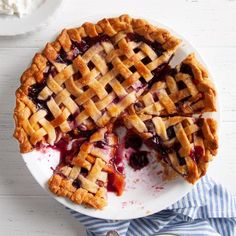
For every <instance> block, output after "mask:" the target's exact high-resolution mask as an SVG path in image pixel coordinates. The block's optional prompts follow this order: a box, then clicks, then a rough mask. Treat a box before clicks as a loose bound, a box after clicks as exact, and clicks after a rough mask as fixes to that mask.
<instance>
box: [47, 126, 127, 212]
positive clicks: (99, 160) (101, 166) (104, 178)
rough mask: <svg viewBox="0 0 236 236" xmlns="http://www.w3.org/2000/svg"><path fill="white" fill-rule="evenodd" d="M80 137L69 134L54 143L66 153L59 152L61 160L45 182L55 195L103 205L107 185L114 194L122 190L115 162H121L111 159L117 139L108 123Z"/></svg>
mask: <svg viewBox="0 0 236 236" xmlns="http://www.w3.org/2000/svg"><path fill="white" fill-rule="evenodd" d="M84 137H85V136H84V135H83V136H81V135H78V136H77V137H76V138H73V139H72V138H71V136H70V137H68V139H66V138H63V139H62V140H63V141H59V142H58V143H56V148H58V149H59V150H61V149H64V150H66V152H65V151H64V152H63V154H62V152H61V162H60V164H59V165H58V167H57V168H56V170H55V171H54V174H53V176H52V177H51V178H50V180H49V182H48V185H49V189H50V190H51V191H52V192H53V193H55V194H57V195H58V196H63V197H68V198H69V199H71V200H72V201H73V202H75V203H77V204H86V205H89V206H92V207H94V208H97V209H102V208H103V207H104V206H106V205H107V188H108V187H109V190H112V191H114V192H116V193H117V195H121V194H122V192H123V190H124V185H125V184H124V176H123V175H122V173H119V172H118V171H117V169H118V168H117V165H120V164H122V163H117V161H115V159H116V149H117V144H118V139H117V137H116V135H115V134H114V133H112V129H111V126H109V127H106V128H101V129H99V130H98V131H94V132H91V135H90V136H89V137H88V138H84ZM81 139H82V140H81ZM62 143H64V147H63V148H62V147H61V145H62ZM65 143H66V145H65ZM65 146H66V147H65ZM111 180H112V182H111ZM109 181H110V182H109ZM108 185H109V186H108Z"/></svg>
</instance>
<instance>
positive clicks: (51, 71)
mask: <svg viewBox="0 0 236 236" xmlns="http://www.w3.org/2000/svg"><path fill="white" fill-rule="evenodd" d="M56 74H57V69H56V68H55V66H54V65H52V63H50V62H49V61H48V62H47V66H46V69H45V71H44V73H43V77H44V78H45V79H46V78H48V76H49V75H52V77H54V76H56Z"/></svg>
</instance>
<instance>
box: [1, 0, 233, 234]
mask: <svg viewBox="0 0 236 236" xmlns="http://www.w3.org/2000/svg"><path fill="white" fill-rule="evenodd" d="M104 11H105V12H106V14H104V16H105V15H107V16H109V14H112V13H117V15H118V14H121V13H129V14H131V15H132V14H134V15H138V16H139V15H140V16H144V17H149V18H153V19H156V20H157V21H160V22H162V23H164V24H166V25H168V26H169V27H172V28H173V29H175V31H177V32H178V33H180V34H182V35H183V36H184V37H185V38H187V39H188V40H189V41H190V42H192V44H193V45H194V46H195V47H196V48H197V49H198V50H199V52H200V54H201V55H202V57H203V58H204V59H205V61H206V62H207V64H208V66H209V68H210V69H211V72H212V74H213V76H214V79H215V83H216V85H217V87H218V92H219V98H220V102H221V108H222V112H221V118H222V119H221V133H222V135H221V150H220V153H219V155H218V158H217V159H218V160H217V164H216V167H215V168H214V170H213V171H211V172H210V174H211V175H213V176H214V178H215V179H216V180H218V181H220V182H222V183H223V184H224V185H225V186H226V187H228V188H229V189H230V190H231V191H232V192H233V193H234V194H235V195H236V184H235V180H236V171H235V170H236V156H235V153H236V66H235V65H236V24H235V23H236V1H233V0H228V1H226V0H218V1H217V0H211V1H206V0H201V1H200V0H179V1H173V0H165V1H162V0H152V1H151V0H145V1H137V0H127V1H114V0H113V1H112V0H106V1H105V0H99V1H91V0H67V1H65V2H64V4H63V5H62V7H61V9H60V10H59V12H58V13H57V14H56V15H55V17H54V19H53V20H52V22H51V23H50V24H49V25H48V26H47V27H44V28H43V29H41V30H40V31H37V32H34V33H31V34H28V35H25V36H20V37H11V38H8V37H7V38H4V37H0V86H1V87H3V88H4V89H1V93H0V150H1V151H0V161H1V162H0V235H9V236H11V235H21V236H24V235H57V236H59V235H80V236H84V235H85V231H84V229H83V227H82V226H81V225H80V224H79V223H78V222H77V221H76V220H75V219H73V217H72V216H70V215H69V214H68V213H67V212H66V211H65V210H64V208H63V206H61V205H60V204H59V203H57V202H56V201H55V200H53V199H52V198H50V197H49V196H48V195H47V194H46V193H45V192H44V190H43V189H41V187H39V185H38V184H37V183H36V182H35V180H34V179H33V178H32V176H31V175H30V173H29V172H28V170H27V168H26V166H25V165H24V163H23V161H22V159H21V156H20V154H19V152H18V145H17V143H16V141H15V140H14V139H13V138H12V132H13V120H12V109H13V107H14V103H15V98H14V92H15V90H16V88H17V87H18V85H19V77H20V75H21V73H22V72H23V70H24V69H25V68H26V67H27V66H28V65H29V63H30V60H31V58H32V57H33V55H34V54H35V52H37V51H38V50H39V49H40V48H42V47H43V46H44V45H45V43H46V42H47V41H49V40H50V39H51V38H52V37H54V36H55V35H56V34H57V33H58V32H59V31H60V30H61V29H62V28H63V27H65V26H67V25H71V26H72V25H74V26H76V25H80V24H81V23H83V22H82V21H81V18H84V19H86V17H88V16H91V15H94V14H100V13H103V12H104Z"/></svg>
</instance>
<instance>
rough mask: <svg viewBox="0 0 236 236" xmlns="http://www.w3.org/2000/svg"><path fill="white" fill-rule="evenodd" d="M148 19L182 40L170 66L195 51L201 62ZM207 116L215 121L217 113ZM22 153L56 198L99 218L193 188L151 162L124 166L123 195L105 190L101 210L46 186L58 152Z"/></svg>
mask: <svg viewBox="0 0 236 236" xmlns="http://www.w3.org/2000/svg"><path fill="white" fill-rule="evenodd" d="M100 18H102V17H99V18H98V17H96V18H95V17H92V18H87V19H86V21H88V20H90V21H93V22H96V21H97V20H98V19H100ZM149 22H151V23H152V24H154V25H157V26H160V27H164V28H166V29H168V30H169V31H170V32H171V33H172V34H174V35H176V36H177V37H179V38H181V39H182V40H183V42H182V46H181V47H180V48H179V49H178V50H177V52H176V54H175V56H174V58H173V59H172V62H171V64H172V65H173V66H175V65H176V64H177V63H179V62H180V61H182V60H183V59H184V58H185V57H186V56H187V55H188V54H189V53H191V52H195V54H196V56H197V58H198V59H199V61H200V62H201V63H202V64H203V65H205V63H204V62H203V60H202V59H201V57H200V56H199V54H198V53H197V51H196V50H195V49H194V48H193V47H192V46H191V45H190V43H189V42H188V41H186V40H185V39H183V37H181V36H180V35H178V34H176V33H175V32H174V31H173V30H172V29H170V28H168V27H166V26H164V25H162V24H160V23H158V22H156V21H153V20H149ZM81 23H83V22H81ZM75 26H77V25H74V27H75ZM70 27H71V25H70ZM205 66H206V65H205ZM218 110H219V109H218ZM210 115H211V116H213V117H214V118H215V119H216V120H217V121H219V112H217V113H214V114H213V115H212V114H210ZM22 156H23V159H24V161H25V163H26V165H27V167H28V168H29V170H30V172H31V173H32V175H33V176H34V178H35V179H36V180H37V182H38V183H39V184H40V185H41V186H42V187H43V188H44V189H45V190H46V191H47V192H48V193H49V194H50V195H51V196H53V197H54V198H55V199H56V200H57V201H59V202H60V203H62V204H63V205H65V206H67V207H69V208H71V209H73V210H75V211H77V212H80V213H83V214H85V215H89V216H93V217H97V218H102V219H113V220H125V219H134V218H139V217H143V216H146V215H150V214H153V213H156V212H158V211H161V210H163V209H164V208H166V207H168V206H169V205H171V204H173V203H175V202H176V201H178V200H179V199H181V198H182V197H183V196H184V195H186V194H187V193H188V192H189V191H191V189H192V187H193V186H192V185H191V184H189V183H187V182H186V181H184V180H183V178H181V177H178V178H176V179H175V180H172V181H163V180H162V176H161V174H160V170H161V167H160V165H158V164H157V163H156V162H155V161H154V163H153V164H152V165H148V166H147V167H145V168H144V169H142V170H140V171H133V170H132V169H131V168H130V167H129V166H127V168H126V190H125V192H124V194H123V195H122V196H121V197H117V196H116V195H115V194H113V193H108V206H107V207H106V208H105V209H103V210H94V209H90V208H86V207H84V206H80V205H76V204H73V203H72V202H70V201H69V200H67V199H65V198H62V197H56V196H55V195H53V194H52V193H51V192H50V191H49V190H48V189H47V181H48V179H49V178H50V176H51V175H52V173H53V172H52V167H55V166H56V165H57V163H58V161H59V154H58V153H57V152H56V151H55V150H52V149H50V150H49V151H47V152H46V153H44V154H42V153H41V152H37V151H33V152H31V153H27V154H24V155H22Z"/></svg>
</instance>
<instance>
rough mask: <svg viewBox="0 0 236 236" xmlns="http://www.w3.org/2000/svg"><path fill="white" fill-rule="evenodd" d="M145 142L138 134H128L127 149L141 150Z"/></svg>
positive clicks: (126, 139)
mask: <svg viewBox="0 0 236 236" xmlns="http://www.w3.org/2000/svg"><path fill="white" fill-rule="evenodd" d="M142 144H143V140H142V139H141V138H140V137H139V136H138V135H137V134H128V135H127V136H126V138H125V148H130V147H131V148H133V149H139V148H141V146H142Z"/></svg>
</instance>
